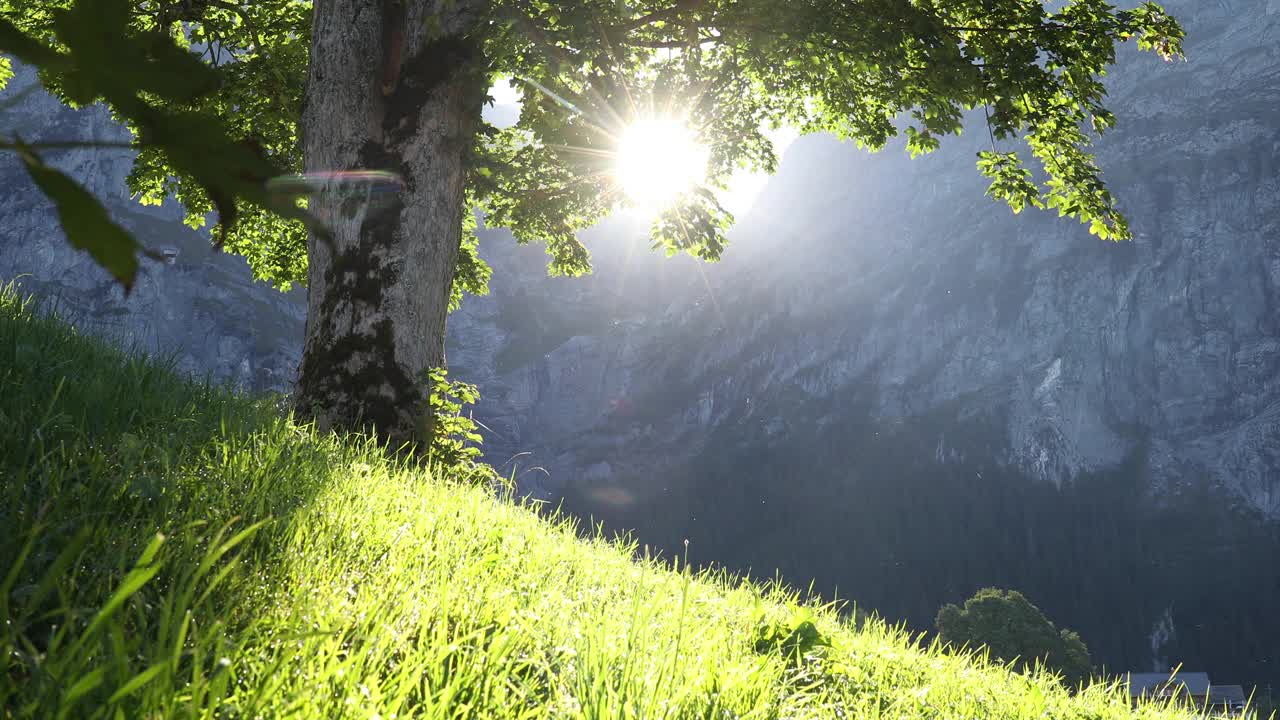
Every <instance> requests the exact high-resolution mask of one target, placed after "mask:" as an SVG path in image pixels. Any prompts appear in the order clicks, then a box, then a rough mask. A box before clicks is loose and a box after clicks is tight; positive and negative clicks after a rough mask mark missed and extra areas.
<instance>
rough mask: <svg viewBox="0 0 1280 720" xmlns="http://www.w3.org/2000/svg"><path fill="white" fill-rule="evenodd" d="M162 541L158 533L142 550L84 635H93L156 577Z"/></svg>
mask: <svg viewBox="0 0 1280 720" xmlns="http://www.w3.org/2000/svg"><path fill="white" fill-rule="evenodd" d="M162 543H164V536H163V535H160V534H157V535H156V536H155V537H154V538H152V540H151V543H150V544H148V545H147V548H146V549H145V550H143V551H142V557H140V558H138V562H137V564H136V565H134V567H133V570H131V571H129V574H128V575H126V576H125V577H124V580H122V581H121V582H120V587H118V588H116V591H115V594H114V595H112V596H111V599H110V600H108V601H107V602H106V604H105V605H103V606H102V609H101V610H99V611H98V614H97V615H95V616H94V618H93V622H91V623H89V627H88V628H87V629H86V630H85V631H84V637H88V636H90V635H92V634H93V632H94V631H95V630H97V629H98V628H99V627H101V626H102V623H103V622H105V621H106V619H107V618H108V617H111V614H112V613H114V612H115V611H116V609H117V608H119V607H120V606H121V605H123V604H124V601H125V600H128V599H129V597H130V596H132V595H133V594H134V593H136V592H138V591H139V590H141V589H142V586H143V585H146V584H147V581H148V580H150V579H151V578H153V577H155V574H156V573H157V572H159V571H160V563H158V562H153V561H154V560H155V556H156V553H157V552H158V551H159V550H160V545H161V544H162Z"/></svg>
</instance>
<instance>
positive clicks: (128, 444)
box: [0, 286, 1183, 720]
mask: <svg viewBox="0 0 1280 720" xmlns="http://www.w3.org/2000/svg"><path fill="white" fill-rule="evenodd" d="M635 550H636V548H635V547H633V546H629V545H626V544H618V543H613V542H609V541H606V540H604V539H602V538H599V537H595V538H587V539H585V540H584V539H581V538H580V537H579V536H578V533H577V532H576V529H575V528H574V527H573V525H572V523H570V522H569V521H567V520H565V519H563V518H559V517H555V516H552V517H546V516H545V514H544V515H543V516H540V515H539V514H538V513H536V512H535V511H533V510H531V509H529V508H527V507H522V506H520V505H519V504H516V503H512V502H509V501H506V500H504V499H502V498H495V497H493V496H492V494H491V493H489V492H486V491H485V490H484V489H481V488H477V487H472V486H468V485H466V484H463V483H456V482H450V480H449V473H448V472H447V471H445V472H441V473H437V474H434V475H433V474H430V473H424V472H422V471H420V470H415V469H413V468H410V467H408V466H404V465H397V464H395V463H392V462H389V461H388V460H386V459H385V457H384V455H383V454H382V453H381V452H380V451H379V450H378V448H377V447H376V446H375V445H374V444H372V443H370V442H368V441H365V440H360V439H358V438H357V439H352V438H348V439H339V438H336V437H334V436H326V435H321V434H318V433H316V432H315V431H314V430H313V429H312V428H310V427H308V426H304V425H299V424H296V423H294V422H293V421H292V420H291V419H290V418H289V417H287V416H286V415H285V414H282V413H281V412H280V410H279V408H278V407H277V403H275V402H273V401H272V400H271V399H248V398H244V397H239V396H236V395H234V394H232V393H230V392H228V391H226V390H223V389H221V388H218V387H214V386H211V385H209V384H202V383H199V382H192V381H189V380H186V379H183V378H180V377H178V376H177V375H175V374H174V373H173V372H171V371H170V369H167V368H166V367H164V366H163V365H162V364H156V363H154V362H151V361H148V360H145V359H142V358H139V357H132V356H127V355H125V354H123V353H121V352H119V351H117V350H115V349H113V348H111V347H109V346H107V345H106V344H104V343H102V342H100V341H98V340H95V339H92V338H89V337H85V336H83V335H80V334H78V333H76V332H75V331H74V330H72V329H71V328H69V327H68V326H66V325H65V324H63V323H61V322H59V321H58V320H57V319H56V318H53V317H50V316H48V315H45V314H42V313H41V312H39V311H38V309H37V308H36V307H35V306H34V305H33V304H32V303H31V302H29V301H27V300H24V299H22V298H21V297H20V296H19V295H18V294H17V293H16V292H15V290H14V289H13V287H12V286H10V287H9V288H8V289H5V290H3V291H0V716H3V717H54V718H72V717H74V718H88V717H106V718H169V717H222V718H256V717H264V718H273V717H286V716H287V717H300V718H307V717H317V718H338V717H342V718H346V717H350V718H393V717H395V718H408V717H415V718H419V717H420V718H512V719H514V718H544V717H572V718H578V717H581V718H636V719H642V718H643V719H648V718H703V719H707V720H711V719H719V718H762V719H763V718H810V717H812V718H1081V719H1084V718H1089V719H1096V720H1107V719H1110V718H1129V717H1141V718H1151V719H1156V718H1173V717H1182V716H1183V715H1180V714H1179V713H1178V712H1177V711H1175V710H1173V709H1169V708H1160V707H1155V706H1149V707H1143V708H1140V709H1138V710H1137V711H1132V710H1130V708H1129V706H1128V701H1127V699H1126V698H1125V696H1124V693H1123V690H1122V689H1119V688H1115V687H1107V686H1095V687H1090V688H1087V689H1085V690H1084V691H1082V692H1080V693H1078V694H1075V695H1071V694H1069V693H1068V692H1066V691H1065V690H1063V689H1062V688H1061V686H1060V685H1059V684H1058V683H1057V682H1056V680H1055V679H1054V678H1053V677H1051V676H1049V675H1046V674H1036V675H1032V676H1025V675H1017V674H1013V673H1011V672H1008V671H1006V670H1004V669H1002V668H999V667H996V666H993V665H990V664H989V663H987V662H986V661H985V660H984V659H983V657H982V656H980V655H977V654H961V655H952V654H946V653H944V652H942V650H941V649H940V648H938V647H937V646H936V645H931V646H929V647H928V648H924V649H922V648H920V647H919V646H918V644H917V643H916V642H915V641H914V639H913V638H911V637H909V636H908V635H907V634H905V633H904V632H902V631H901V630H900V629H897V628H893V627H889V626H886V625H885V624H883V623H881V622H878V621H876V620H874V619H863V620H861V621H860V622H859V623H858V624H857V627H855V626H854V625H853V624H852V623H851V622H850V621H849V620H848V619H843V618H841V617H840V616H839V615H838V614H837V612H836V610H835V608H833V607H831V606H827V605H821V604H815V603H813V602H802V601H801V598H800V596H799V595H798V594H797V593H795V592H793V591H791V590H789V589H787V588H785V587H782V586H781V585H779V584H777V583H771V584H757V583H752V582H746V581H741V580H738V579H734V578H730V577H728V576H726V575H724V574H719V573H694V572H691V571H690V570H689V569H688V568H687V567H683V566H681V564H680V563H675V567H674V568H673V567H672V566H671V565H670V564H667V563H664V562H660V561H658V560H654V559H646V558H641V559H637V555H636V552H635Z"/></svg>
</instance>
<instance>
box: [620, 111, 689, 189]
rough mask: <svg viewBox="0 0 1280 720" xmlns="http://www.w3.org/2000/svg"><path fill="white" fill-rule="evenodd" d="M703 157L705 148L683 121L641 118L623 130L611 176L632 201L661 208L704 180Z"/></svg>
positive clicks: (663, 118)
mask: <svg viewBox="0 0 1280 720" xmlns="http://www.w3.org/2000/svg"><path fill="white" fill-rule="evenodd" d="M707 159H708V153H707V148H706V147H704V146H703V145H702V144H701V143H699V142H698V138H697V136H696V135H695V134H694V132H693V130H691V129H690V128H689V127H688V126H687V125H685V124H684V123H682V122H680V121H679V120H676V119H674V118H665V117H656V118H645V119H641V120H638V121H636V122H635V123H634V124H632V125H631V126H630V127H628V128H627V129H626V130H625V131H623V133H622V137H621V138H620V141H619V143H618V149H617V156H616V159H615V162H616V164H615V166H614V176H615V178H616V180H617V182H618V186H619V187H620V188H621V189H622V191H623V192H624V193H626V195H627V197H629V198H631V201H632V202H634V203H635V204H637V205H639V206H641V207H642V208H646V209H661V208H664V207H666V206H668V205H670V204H671V203H672V202H674V201H675V200H676V199H677V198H678V197H679V196H680V195H681V194H683V193H686V192H689V191H690V190H693V189H694V188H695V187H697V186H698V185H699V184H700V183H702V182H703V181H704V180H706V175H707Z"/></svg>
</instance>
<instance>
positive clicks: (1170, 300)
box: [0, 0, 1280, 682]
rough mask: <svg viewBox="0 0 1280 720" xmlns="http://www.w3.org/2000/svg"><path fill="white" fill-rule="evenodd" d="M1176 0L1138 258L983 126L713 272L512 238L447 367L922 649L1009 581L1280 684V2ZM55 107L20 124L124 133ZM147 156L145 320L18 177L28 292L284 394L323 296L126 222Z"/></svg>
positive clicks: (1112, 158) (752, 555)
mask: <svg viewBox="0 0 1280 720" xmlns="http://www.w3.org/2000/svg"><path fill="white" fill-rule="evenodd" d="M1166 7H1168V8H1169V9H1170V10H1171V11H1172V12H1173V13H1174V14H1175V15H1177V16H1178V17H1179V18H1180V19H1181V20H1183V22H1184V24H1185V25H1186V27H1187V30H1188V39H1187V46H1186V49H1187V55H1188V61H1187V62H1185V63H1183V62H1179V63H1173V64H1166V63H1164V62H1162V61H1160V60H1159V59H1158V58H1156V57H1154V56H1150V55H1138V54H1137V53H1136V52H1135V51H1134V50H1133V49H1132V48H1124V49H1123V50H1122V52H1121V53H1120V56H1121V61H1120V64H1119V66H1118V67H1117V68H1116V70H1115V71H1114V72H1113V73H1112V77H1111V78H1110V83H1109V88H1110V91H1111V104H1112V108H1113V109H1114V111H1115V112H1116V114H1117V116H1118V117H1119V124H1118V126H1117V128H1116V130H1114V131H1112V132H1111V133H1110V134H1109V135H1108V137H1107V138H1106V140H1105V141H1104V142H1103V143H1101V144H1100V146H1099V148H1098V149H1099V156H1100V159H1101V162H1102V166H1103V168H1104V170H1105V171H1106V178H1107V180H1108V182H1109V183H1110V184H1111V186H1112V188H1113V190H1114V191H1115V192H1116V193H1117V195H1118V196H1119V197H1120V199H1121V202H1122V205H1123V209H1124V210H1125V211H1126V213H1127V214H1128V215H1129V218H1130V220H1131V224H1132V227H1133V229H1134V231H1135V234H1136V236H1137V237H1136V239H1135V240H1134V241H1133V242H1131V243H1122V244H1111V243H1105V242H1100V241H1098V240H1096V239H1094V238H1092V237H1090V236H1089V235H1088V234H1087V233H1086V232H1085V231H1084V230H1083V229H1082V228H1081V227H1080V226H1078V225H1076V224H1074V223H1073V222H1072V221H1069V220H1059V219H1057V218H1056V217H1052V216H1050V215H1048V214H1045V213H1036V212H1028V213H1023V214H1022V215H1019V216H1013V215H1011V214H1010V213H1009V212H1008V211H1007V209H1004V208H1002V207H1000V206H996V205H993V204H992V203H991V201H989V200H988V199H986V198H985V197H983V191H984V187H983V183H982V181H981V178H980V177H978V175H977V172H976V170H975V169H974V167H973V161H974V153H975V152H977V151H978V150H981V149H987V148H989V147H990V140H989V139H988V137H987V134H986V133H985V132H984V131H983V130H982V127H981V124H980V122H978V123H975V124H971V127H970V132H968V133H966V134H965V135H964V136H962V137H960V138H956V139H953V141H952V142H950V143H946V144H944V147H943V149H942V150H941V151H939V152H937V153H935V154H933V155H931V156H927V157H925V158H921V159H918V160H914V161H910V160H908V159H906V158H905V157H904V156H903V153H902V152H901V148H900V147H891V148H890V149H888V150H886V151H885V152H883V153H881V154H878V155H867V154H865V153H862V152H860V151H858V150H856V149H854V148H852V147H849V146H847V145H841V144H839V143H837V142H835V141H834V140H832V139H830V138H825V137H810V138H803V139H801V140H799V141H797V142H796V143H795V144H794V145H793V146H792V147H791V149H790V150H789V151H788V152H787V154H786V156H785V157H784V160H783V163H782V166H781V168H780V173H779V175H778V177H777V178H775V179H774V180H773V181H772V182H771V183H770V184H769V186H768V187H767V188H766V190H765V191H764V193H763V194H762V195H761V197H760V198H759V200H758V201H757V203H756V205H755V207H754V208H753V209H752V210H751V211H750V212H748V213H746V214H745V215H744V216H743V217H742V218H740V221H739V225H738V228H737V229H736V231H735V232H734V235H733V244H732V245H731V247H730V249H729V251H728V253H727V256H726V259H725V260H724V261H723V262H722V263H720V264H717V265H701V264H698V263H696V262H694V261H692V260H690V259H688V258H672V259H666V258H661V257H658V256H656V255H655V254H653V253H651V252H649V251H648V249H647V245H648V243H647V239H646V238H645V234H646V233H645V231H644V228H643V226H642V225H641V224H639V223H637V222H635V221H634V220H633V219H627V218H622V219H618V220H616V221H613V222H610V223H608V224H606V225H604V226H601V227H599V228H596V229H594V230H593V231H591V232H589V233H587V242H588V246H589V247H590V249H591V250H592V252H593V255H594V259H595V262H596V272H595V274H594V275H593V276H591V277H588V278H581V279H572V280H567V279H559V278H547V277H546V276H545V273H544V272H543V266H544V264H545V257H544V256H543V255H542V252H541V250H540V249H539V248H534V247H516V246H515V245H514V243H513V242H512V241H511V239H510V236H509V235H508V234H507V233H505V232H500V231H488V230H486V231H483V232H482V235H481V254H482V255H483V256H484V257H485V258H486V259H487V260H488V261H489V262H490V263H491V264H492V265H493V267H494V281H493V292H492V294H491V295H489V296H487V297H482V298H470V299H468V300H467V302H466V303H465V304H464V307H463V308H462V310H460V311H459V312H458V313H456V314H455V315H454V316H453V318H452V319H451V328H450V347H449V361H450V365H451V368H452V370H451V372H452V374H453V375H454V376H456V377H461V378H463V379H467V380H469V381H471V382H475V383H477V384H478V385H479V386H480V388H481V393H482V400H481V404H480V406H479V407H478V409H477V414H476V417H477V419H479V420H480V421H481V422H482V423H483V424H484V425H485V427H486V428H487V432H486V447H487V450H488V456H489V459H490V460H491V461H492V462H493V463H494V464H495V465H499V466H502V467H503V468H504V469H505V470H508V471H513V472H515V473H516V474H517V476H518V478H519V480H520V482H521V485H522V486H523V487H524V488H525V489H526V490H527V491H528V492H530V493H532V494H534V495H535V496H538V497H541V498H544V499H547V500H551V501H558V500H559V499H561V498H563V499H564V501H565V502H566V504H567V506H568V507H569V508H570V509H571V510H573V511H574V512H577V513H579V514H581V515H583V516H584V517H592V518H594V519H597V520H600V521H603V522H605V523H606V524H607V525H609V526H610V527H614V528H617V529H619V530H634V531H635V532H636V534H637V536H638V537H639V539H640V540H641V541H643V542H645V543H648V544H651V545H653V546H656V547H658V548H661V549H664V550H666V551H667V552H669V553H675V552H681V553H683V552H684V551H685V548H684V541H685V540H689V541H690V543H689V546H688V552H689V553H690V556H691V557H692V558H693V559H695V560H697V561H699V562H703V563H711V562H714V563H719V564H723V565H727V566H729V567H731V568H734V569H736V570H740V571H745V570H748V569H754V570H755V571H756V572H758V573H764V574H772V573H773V572H774V569H775V568H779V569H780V570H781V572H782V574H783V576H784V577H786V578H787V579H789V580H791V581H792V582H795V583H797V584H799V585H808V584H809V583H810V582H811V581H812V582H813V584H814V587H815V588H816V589H818V590H821V591H823V592H824V593H826V594H828V595H830V594H834V593H839V595H840V596H841V597H848V598H851V599H852V600H854V601H856V602H858V603H859V604H860V606H862V607H872V608H875V609H877V610H879V611H881V612H883V613H884V614H886V615H887V616H889V617H891V618H894V619H900V620H904V621H906V622H907V623H909V624H910V625H911V626H913V627H916V628H919V629H927V628H928V627H929V626H930V623H931V620H932V613H933V612H934V611H936V609H937V608H938V607H939V606H940V605H941V604H943V603H945V602H955V601H959V600H962V599H963V598H964V597H966V596H967V595H968V594H970V593H971V592H972V591H973V590H975V589H977V588H978V587H981V586H984V585H1006V586H1012V587H1016V588H1019V589H1021V590H1023V591H1024V592H1025V593H1026V594H1027V595H1028V596H1029V597H1030V598H1031V599H1032V600H1033V601H1034V602H1035V603H1036V604H1037V605H1039V606H1040V607H1042V608H1043V609H1044V610H1045V611H1046V613H1047V614H1048V615H1049V616H1050V617H1052V618H1053V619H1054V620H1055V621H1057V622H1059V624H1062V625H1065V626H1067V627H1072V628H1076V629H1078V630H1080V632H1081V634H1082V636H1083V637H1084V639H1085V640H1086V642H1088V643H1089V644H1090V647H1091V649H1093V650H1094V655H1095V657H1096V658H1100V659H1102V660H1104V661H1105V662H1106V663H1107V664H1108V666H1110V667H1111V668H1113V669H1131V668H1132V669H1145V668H1146V667H1148V666H1151V665H1162V664H1176V663H1177V662H1182V663H1184V664H1185V665H1186V667H1187V668H1188V669H1192V670H1196V669H1204V670H1207V671H1209V672H1211V673H1212V676H1213V677H1214V678H1215V679H1217V680H1219V681H1226V680H1232V679H1234V680H1237V681H1241V682H1265V681H1277V680H1280V668H1277V663H1280V658H1278V657H1277V656H1276V655H1275V650H1274V648H1276V647H1280V619H1276V618H1274V617H1272V616H1273V615H1274V613H1273V609H1274V607H1276V605H1277V603H1280V571H1278V570H1277V568H1280V530H1278V529H1277V528H1280V524H1278V523H1277V520H1280V316H1278V315H1277V313H1276V297H1277V295H1276V292H1277V289H1278V287H1280V179H1278V177H1280V175H1278V172H1277V171H1278V170H1280V85H1278V84H1277V82H1276V80H1277V79H1278V78H1280V46H1278V45H1277V44H1276V43H1275V38H1277V37H1280V0H1221V1H1220V2H1214V3H1203V2H1192V1H1190V0H1174V1H1173V2H1168V3H1166ZM40 103H44V104H43V105H42V104H40ZM47 103H48V101H46V100H40V101H39V102H36V101H35V100H32V101H29V102H27V103H24V105H23V106H22V107H19V108H16V109H15V110H14V111H12V112H11V113H10V114H9V116H8V117H15V118H20V119H22V121H23V122H31V123H32V124H33V126H34V127H37V128H40V129H41V132H44V133H54V132H55V131H56V132H65V133H72V134H74V133H76V132H89V133H91V136H93V137H100V136H106V135H107V134H109V133H111V132H113V130H112V128H111V126H110V124H109V120H108V119H107V118H106V117H105V116H104V115H101V114H100V113H98V114H95V113H96V112H97V111H92V110H90V111H85V112H83V113H80V114H72V113H69V112H67V111H62V110H57V109H56V108H53V109H49V108H46V105H47ZM27 118H35V119H34V120H30V121H28V120H27ZM5 122H11V120H7V119H4V118H0V123H5ZM115 132H118V131H115ZM92 133H100V134H98V135H93V134H92ZM81 136H82V135H76V137H81ZM126 161H127V158H120V157H119V156H114V159H110V158H106V157H105V156H103V155H101V154H96V153H89V152H79V151H77V152H72V153H67V155H66V157H65V159H64V162H66V163H67V164H68V165H70V166H72V167H74V168H76V169H77V170H78V171H79V172H81V173H82V174H85V173H87V174H89V175H92V176H93V177H96V178H100V179H101V180H102V185H101V187H99V188H97V189H98V190H99V191H100V192H103V193H108V194H110V193H115V201H114V202H113V203H112V207H113V208H114V209H115V210H116V211H117V212H119V213H121V215H122V216H124V217H126V218H127V219H129V220H130V221H131V222H137V223H138V225H137V226H138V227H147V228H153V229H154V234H153V235H151V236H150V237H154V238H155V241H156V242H165V243H169V244H172V245H174V246H175V247H179V248H180V252H179V255H178V258H177V262H176V263H175V264H174V265H162V264H154V265H151V266H149V267H148V269H147V271H146V273H147V274H146V279H144V281H143V282H141V283H140V284H139V288H138V289H136V290H135V292H134V294H133V295H132V296H130V298H128V299H127V300H122V299H121V298H119V296H118V291H116V290H113V289H111V288H110V286H109V284H108V283H107V282H106V281H105V280H104V279H103V278H102V276H101V274H100V273H96V271H94V270H93V269H92V268H90V267H87V261H86V260H84V259H83V258H81V257H80V256H79V255H78V254H76V253H74V252H72V251H70V250H68V249H66V247H65V245H62V244H60V240H58V239H57V235H56V231H55V229H54V224H53V222H52V220H51V216H50V215H49V213H48V210H47V206H46V205H42V204H41V203H42V202H43V201H41V200H40V199H39V198H38V197H36V196H35V195H34V193H33V192H32V191H26V190H19V191H15V192H7V193H6V194H5V196H4V197H3V198H0V221H3V223H4V225H3V227H5V229H6V233H5V235H4V237H3V238H2V239H0V243H3V246H0V273H8V274H12V273H14V272H31V273H33V276H34V277H33V279H34V281H36V282H38V283H39V284H40V285H39V286H40V287H42V288H44V289H45V291H46V292H56V293H58V294H60V295H61V296H62V297H63V298H64V302H65V303H68V304H69V305H71V307H72V308H73V309H74V310H75V312H76V313H79V315H77V317H78V318H79V319H81V320H82V322H84V323H86V324H89V325H92V326H94V327H116V328H121V329H122V330H120V331H122V332H127V333H128V334H129V336H130V337H135V338H142V339H148V338H149V340H147V341H148V342H152V343H153V345H152V346H153V347H159V348H164V349H166V350H168V351H171V352H172V351H174V349H175V348H180V349H179V350H177V352H178V353H179V355H178V358H177V359H178V361H179V362H180V363H181V364H182V365H183V367H188V368H189V369H197V370H199V371H208V372H211V373H213V374H214V375H215V377H218V378H222V379H226V380H229V381H232V382H236V383H239V384H242V385H245V386H247V387H251V388H257V389H282V388H286V387H287V384H288V378H289V377H290V375H291V373H292V372H293V371H294V369H295V368H296V362H297V348H298V338H299V337H300V330H301V309H300V308H301V306H300V305H299V304H298V302H297V300H296V298H295V297H290V296H281V295H279V294H277V293H275V291H274V290H272V289H270V288H268V287H265V286H263V285H261V284H255V283H253V282H252V281H251V279H250V278H249V275H248V273H247V271H246V270H244V268H243V264H242V263H239V262H238V261H237V260H236V259H235V258H229V257H226V256H221V255H216V254H210V253H209V252H208V251H207V250H205V249H203V246H202V245H200V243H199V242H197V241H199V240H200V238H199V236H198V235H196V234H194V233H188V232H187V231H185V230H169V229H168V228H170V227H171V222H172V217H173V215H172V210H171V209H161V211H157V212H156V213H149V212H143V210H142V209H141V208H137V207H136V206H131V205H130V204H129V201H128V200H127V198H124V197H123V196H122V195H121V194H120V192H119V191H118V190H116V189H113V188H118V187H119V185H118V183H117V181H116V180H115V179H113V178H118V177H121V176H122V174H123V172H125V171H126V170H127V167H126V166H127V162H126ZM14 169H16V166H13V165H12V164H9V165H3V166H0V174H3V175H4V177H5V185H4V187H6V188H10V187H21V183H20V182H19V180H11V179H10V175H11V174H12V173H13V172H14ZM14 177H18V176H14ZM166 213H168V214H166ZM184 258H185V261H184ZM184 262H185V264H184ZM153 328H158V329H153ZM146 333H151V335H147V334H146ZM152 336H154V337H152Z"/></svg>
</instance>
